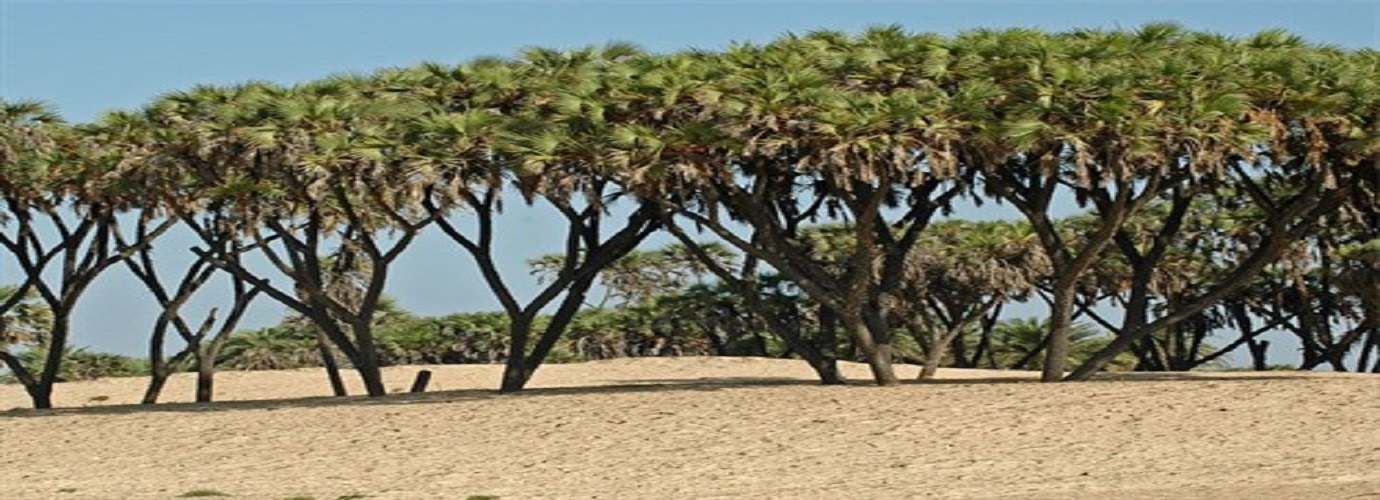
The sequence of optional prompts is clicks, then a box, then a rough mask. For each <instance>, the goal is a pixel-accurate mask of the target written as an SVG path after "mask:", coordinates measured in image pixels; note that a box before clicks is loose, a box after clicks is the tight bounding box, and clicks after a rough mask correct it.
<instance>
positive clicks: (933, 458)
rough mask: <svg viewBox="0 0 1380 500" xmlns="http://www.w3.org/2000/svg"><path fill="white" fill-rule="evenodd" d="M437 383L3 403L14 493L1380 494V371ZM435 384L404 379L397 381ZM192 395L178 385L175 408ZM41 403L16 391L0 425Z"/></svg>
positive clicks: (75, 386) (111, 386) (121, 382)
mask: <svg viewBox="0 0 1380 500" xmlns="http://www.w3.org/2000/svg"><path fill="white" fill-rule="evenodd" d="M426 368H427V369H431V370H433V371H434V372H435V373H436V375H435V379H434V380H433V382H432V386H431V389H430V390H431V392H428V393H426V394H415V395H404V394H399V395H395V396H390V397H387V398H381V399H372V400H371V399H367V398H355V397H352V398H326V397H322V396H324V395H325V394H327V391H328V388H327V385H326V383H325V380H324V376H323V375H322V373H321V372H319V371H316V370H302V371H288V372H227V373H223V374H221V375H220V376H219V378H218V384H219V385H218V398H220V399H222V400H224V401H225V402H222V403H215V404H211V405H198V404H191V403H173V404H165V405H158V406H154V407H140V406H137V405H132V404H131V403H133V402H135V401H137V400H138V396H139V393H140V391H141V389H142V384H143V383H144V381H143V380H142V379H107V380H98V381H91V382H79V383H68V384H61V385H60V386H59V387H58V394H57V401H58V404H59V405H62V406H65V407H66V408H62V409H58V410H52V411H33V410H24V409H12V410H9V411H3V412H0V491H3V493H0V495H3V496H4V498H7V499H30V498H33V499H40V498H41V499H49V498H63V499H65V498H72V499H78V498H80V499H97V498H99V499H126V498H130V499H135V498H177V497H179V496H180V495H184V494H186V493H188V492H193V491H194V490H214V491H216V492H221V493H224V494H227V495H232V496H233V498H256V499H258V498H262V499H286V498H297V499H306V498H313V499H318V500H319V499H339V498H370V499H414V498H416V499H427V498H438V499H441V498H458V499H465V498H467V497H471V496H480V495H489V496H496V497H498V498H501V499H505V500H507V499H520V498H601V499H625V498H633V499H636V498H648V499H653V498H858V499H865V498H1005V499H1026V498H1031V499H1056V498H1058V499H1062V498H1116V499H1123V498H1156V499H1182V498H1201V499H1256V498H1299V499H1304V498H1308V499H1314V498H1316V499H1342V498H1350V499H1363V498H1374V499H1380V376H1374V375H1346V374H1327V373H1314V374H1296V373H1280V372H1270V373H1261V374H1256V373H1215V374H1192V375H1189V374H1158V375H1135V376H1121V377H1116V378H1115V379H1113V380H1102V381H1096V382H1087V383H1078V384H1038V383H1030V381H1031V380H1032V379H1033V377H1034V375H1033V374H1029V373H1023V372H995V371H980V370H942V371H941V373H940V376H941V379H940V380H937V381H933V382H928V383H910V384H906V385H904V386H901V387H894V388H878V387H869V386H867V385H865V384H859V385H855V386H850V387H823V386H818V385H814V384H812V383H811V382H810V381H811V373H810V371H809V370H808V368H807V367H806V366H805V365H804V364H803V363H801V362H798V361H786V360H767V359H749V358H678V359H673V358H650V359H648V358H644V359H629V360H616V361H604V362H593V363H581V364H571V365H552V366H547V367H544V368H542V370H541V371H540V372H538V374H537V376H536V378H535V379H534V381H533V383H532V387H533V389H532V390H530V391H528V392H526V393H524V394H521V395H498V394H495V393H494V392H493V391H491V390H490V389H491V388H492V387H493V386H494V384H496V382H497V379H498V373H499V368H498V367H496V366H438V367H426ZM420 369H422V367H395V368H390V369H388V372H387V377H388V383H389V387H390V388H393V389H394V390H397V391H399V392H400V391H401V390H402V389H403V388H405V387H407V385H408V384H409V382H410V380H411V378H412V376H413V374H415V373H416V372H417V371H418V370H420ZM846 370H847V373H848V374H849V376H850V377H852V378H854V379H856V380H858V381H859V382H862V381H865V380H866V376H867V373H866V370H865V367H863V366H861V365H849V366H847V367H846ZM915 371H916V370H915V368H914V367H903V369H902V372H901V373H902V375H907V376H913V375H914V373H915ZM351 375H353V374H351ZM356 390H358V389H357V388H356ZM191 392H192V379H191V378H190V376H187V375H179V376H178V377H177V378H175V379H174V380H173V381H172V382H171V383H170V385H169V387H168V389H167V391H166V392H165V396H166V398H165V399H167V400H169V401H185V400H186V399H187V398H189V397H190V394H191ZM27 403H28V401H27V399H26V398H25V397H24V395H23V392H22V390H20V389H19V388H18V387H15V386H12V385H10V386H3V387H0V410H4V409H6V408H18V407H23V406H26V405H27Z"/></svg>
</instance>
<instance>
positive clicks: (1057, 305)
mask: <svg viewBox="0 0 1380 500" xmlns="http://www.w3.org/2000/svg"><path fill="white" fill-rule="evenodd" d="M1074 285H1075V283H1073V282H1069V283H1062V282H1061V283H1060V284H1059V285H1057V286H1058V289H1056V290H1054V292H1053V297H1052V300H1051V304H1050V319H1049V341H1048V343H1047V347H1045V366H1044V370H1043V371H1042V372H1041V374H1040V381H1041V382H1058V381H1060V380H1062V379H1063V378H1064V368H1065V366H1067V364H1068V359H1069V329H1070V328H1072V326H1073V312H1074V301H1073V298H1074V297H1073V296H1074V293H1075V290H1074Z"/></svg>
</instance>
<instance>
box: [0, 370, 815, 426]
mask: <svg viewBox="0 0 1380 500" xmlns="http://www.w3.org/2000/svg"><path fill="white" fill-rule="evenodd" d="M801 385H819V383H818V382H811V381H809V380H801V379H797V378H787V377H705V378H700V379H646V380H632V381H629V382H627V383H620V384H609V385H594V386H575V387H536V388H530V389H525V390H523V391H521V392H517V393H500V392H498V391H497V390H493V389H457V390H448V391H435V392H424V393H394V394H389V395H386V396H382V397H377V398H371V397H368V396H343V397H336V396H312V397H304V398H284V399H249V400H230V401H216V402H211V403H189V402H179V403H159V404H152V405H144V404H119V405H102V406H82V407H63V408H53V409H48V410H36V409H32V408H13V409H10V410H5V411H0V420H3V419H6V418H33V417H39V418H42V417H59V416H83V415H132V414H140V413H213V412H226V411H275V410H285V409H293V408H330V407H341V406H379V405H384V406H391V405H410V404H442V403H455V402H465V401H485V400H491V399H498V398H521V397H549V396H578V395H599V394H629V393H648V392H668V391H692V392H700V391H718V390H724V389H734V388H751V387H772V386H801Z"/></svg>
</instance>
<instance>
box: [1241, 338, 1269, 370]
mask: <svg viewBox="0 0 1380 500" xmlns="http://www.w3.org/2000/svg"><path fill="white" fill-rule="evenodd" d="M1246 349H1248V350H1249V351H1251V365H1252V367H1253V368H1255V371H1258V372H1263V371H1265V370H1269V369H1270V364H1269V363H1268V362H1266V359H1265V357H1266V355H1268V354H1269V352H1270V341H1268V340H1254V339H1252V340H1250V341H1248V342H1246Z"/></svg>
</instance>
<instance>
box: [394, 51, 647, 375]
mask: <svg viewBox="0 0 1380 500" xmlns="http://www.w3.org/2000/svg"><path fill="white" fill-rule="evenodd" d="M637 54H638V52H637V51H636V50H635V49H634V48H632V47H630V46H626V45H619V44H611V45H609V46H606V47H593V48H587V49H582V50H574V51H569V52H557V51H548V50H539V49H533V50H530V51H528V53H527V54H526V56H527V58H526V60H525V61H523V62H522V63H521V64H518V63H510V62H507V61H484V60H481V61H476V62H474V63H472V64H471V65H468V66H461V67H458V68H453V69H452V68H445V67H441V66H437V65H428V66H424V67H422V68H421V69H420V71H417V72H416V73H417V74H409V75H402V78H403V79H404V81H412V82H413V83H411V84H410V86H413V87H418V88H419V89H418V91H417V92H418V93H420V94H421V95H422V96H423V98H424V99H429V101H428V102H429V103H430V104H431V105H432V106H433V109H435V110H437V111H435V112H433V113H431V114H429V115H426V116H424V117H422V118H421V119H419V120H417V121H416V122H414V123H413V124H412V125H413V127H414V128H413V130H414V132H415V134H416V135H415V136H414V138H415V139H416V140H415V142H414V143H415V144H419V145H420V148H421V149H420V151H422V153H420V154H419V155H418V157H419V158H425V160H421V164H420V165H419V168H430V169H436V170H438V171H441V172H444V173H443V174H441V176H440V177H441V178H442V179H444V180H445V183H444V184H438V185H435V186H432V187H430V188H428V189H427V190H426V192H427V197H426V200H425V206H426V207H427V209H428V210H429V213H430V214H432V215H433V216H435V217H436V218H437V224H438V226H439V227H440V229H441V230H442V232H444V233H445V234H446V235H447V236H448V237H450V239H451V240H452V241H454V242H455V243H456V244H458V245H459V246H460V247H461V248H462V249H463V250H464V251H465V252H467V253H468V254H469V255H470V256H471V257H472V258H473V259H474V261H475V263H476V264H477V265H478V266H479V268H480V271H481V274H482V275H483V276H484V279H485V281H486V283H487V284H488V285H489V287H490V289H491V290H492V291H493V292H494V294H495V296H496V297H497V298H498V301H499V304H500V305H501V306H502V308H503V311H504V312H505V314H507V315H508V317H509V320H510V324H509V327H510V331H509V335H510V342H511V345H510V351H511V352H510V353H509V355H508V357H507V360H506V363H505V364H506V366H505V368H504V375H503V381H502V383H501V384H500V390H502V391H504V392H513V391H519V390H521V389H522V388H523V387H524V386H525V385H526V384H527V382H528V381H529V380H531V377H532V375H533V374H534V373H535V372H536V370H537V369H538V368H539V367H540V366H541V363H542V362H543V360H545V358H546V356H547V355H548V354H549V353H550V352H551V350H552V349H553V348H554V347H555V346H556V344H557V342H558V341H559V339H560V337H561V335H562V333H563V332H564V330H565V328H566V326H567V325H568V324H569V323H570V321H571V320H572V319H573V318H574V315H575V313H576V312H577V311H578V310H579V308H580V306H581V305H582V304H583V303H584V301H585V296H586V294H587V293H588V291H589V289H590V287H591V286H592V285H593V283H594V280H595V275H596V273H597V272H598V271H599V270H600V269H603V268H604V267H606V266H608V265H610V264H611V263H613V262H614V261H616V260H617V259H619V258H620V257H622V256H623V255H625V254H627V253H628V252H631V251H632V250H633V249H634V248H635V247H636V246H637V245H638V244H639V243H640V242H641V241H642V240H643V239H645V238H646V237H647V236H648V235H650V234H651V233H652V232H653V231H654V230H655V229H656V227H657V217H656V211H655V209H654V207H653V206H651V205H647V204H641V205H639V206H636V207H633V208H631V209H630V210H631V214H630V215H628V216H627V217H626V218H624V219H623V220H622V221H621V226H618V227H617V229H616V230H613V231H612V232H611V233H609V232H606V230H605V228H606V227H607V226H608V225H610V224H609V222H610V221H613V220H617V219H614V218H612V217H610V213H611V211H612V210H614V208H615V206H616V205H615V204H616V203H617V202H618V200H619V199H621V198H625V196H624V195H623V194H622V193H621V192H619V191H618V190H617V189H616V186H614V185H613V184H612V183H611V182H610V181H609V180H608V177H607V176H608V175H609V173H610V172H609V171H608V168H609V167H610V165H609V164H608V163H607V162H606V161H605V158H604V149H603V148H604V147H605V146H606V145H607V144H608V142H609V141H610V140H611V138H610V135H609V134H610V132H611V127H612V124H611V122H612V120H614V119H616V118H617V114H618V111H617V107H618V104H617V103H616V102H609V101H608V96H610V95H615V94H616V92H617V89H616V88H615V87H614V85H615V83H614V82H615V81H616V80H615V79H614V78H611V77H610V73H612V72H614V71H616V67H617V66H618V64H619V63H620V61H622V60H624V59H627V58H630V57H634V56H636V55H637ZM500 117H506V118H500ZM509 190H511V191H509ZM512 191H516V192H517V193H519V194H520V195H521V196H522V197H523V200H524V201H525V202H527V203H529V204H532V203H535V202H537V201H538V200H540V201H541V202H542V203H544V204H547V205H550V206H551V208H552V209H554V210H556V211H557V212H558V213H559V214H560V215H561V217H562V218H563V220H564V222H565V249H564V251H563V252H562V258H561V262H560V263H559V271H558V272H557V273H556V275H555V277H554V279H552V280H550V281H548V282H547V283H545V284H544V286H543V287H542V289H541V290H540V291H539V292H538V293H537V294H536V295H535V296H534V297H532V298H530V299H528V300H527V301H525V302H523V301H520V300H519V299H518V297H517V296H515V295H514V294H513V292H512V290H511V287H510V285H509V284H508V282H507V280H505V278H504V277H503V276H502V274H501V273H500V272H499V270H498V268H497V266H496V265H495V263H494V251H495V250H494V248H493V233H494V229H495V228H494V226H495V224H494V218H495V216H497V215H498V214H499V213H500V211H501V209H502V207H501V202H502V196H503V195H504V193H505V192H509V193H511V192H512ZM457 214H464V215H467V216H468V217H469V218H472V219H473V220H474V225H475V227H474V228H473V230H470V231H466V230H463V229H462V226H460V225H459V224H457V223H456V222H455V221H454V220H453V218H452V216H454V215H457ZM558 299H559V300H558ZM551 304H555V305H556V312H555V314H554V315H553V317H552V318H551V320H550V321H549V322H548V323H547V324H546V326H545V328H544V329H543V330H542V332H541V336H540V337H539V338H538V339H536V342H535V343H533V344H531V347H530V348H529V347H528V346H529V343H530V340H532V339H531V338H530V337H531V335H532V332H533V331H534V327H535V321H536V319H537V316H538V315H539V314H540V312H541V311H542V310H543V309H544V308H545V307H547V306H548V305H551Z"/></svg>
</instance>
